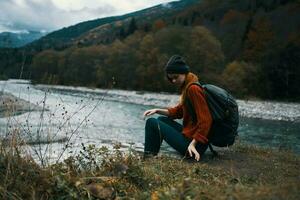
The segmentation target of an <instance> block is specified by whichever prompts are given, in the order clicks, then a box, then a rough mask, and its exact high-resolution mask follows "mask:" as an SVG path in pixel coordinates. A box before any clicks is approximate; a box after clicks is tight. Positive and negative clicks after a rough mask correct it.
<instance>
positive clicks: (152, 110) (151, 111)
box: [143, 109, 157, 118]
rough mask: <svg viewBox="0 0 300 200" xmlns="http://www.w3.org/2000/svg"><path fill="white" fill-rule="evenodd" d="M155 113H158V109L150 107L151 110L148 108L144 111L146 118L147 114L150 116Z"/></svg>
mask: <svg viewBox="0 0 300 200" xmlns="http://www.w3.org/2000/svg"><path fill="white" fill-rule="evenodd" d="M155 113H157V109H150V110H146V111H145V112H144V115H143V116H144V118H145V117H147V116H150V115H153V114H155Z"/></svg>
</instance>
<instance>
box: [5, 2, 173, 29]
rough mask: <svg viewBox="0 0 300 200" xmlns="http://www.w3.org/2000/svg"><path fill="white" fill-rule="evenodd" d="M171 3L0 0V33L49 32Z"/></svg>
mask: <svg viewBox="0 0 300 200" xmlns="http://www.w3.org/2000/svg"><path fill="white" fill-rule="evenodd" d="M170 1H172V0H0V32H4V31H10V32H20V31H27V30H34V31H53V30H57V29H60V28H62V27H67V26H70V25H73V24H77V23H79V22H82V21H87V20H91V19H96V18H102V17H106V16H114V15H120V14H125V13H129V12H132V11H136V10H140V9H143V8H147V7H151V6H154V5H157V4H160V3H166V2H170Z"/></svg>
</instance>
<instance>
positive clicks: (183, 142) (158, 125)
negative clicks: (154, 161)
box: [144, 117, 208, 157]
mask: <svg viewBox="0 0 300 200" xmlns="http://www.w3.org/2000/svg"><path fill="white" fill-rule="evenodd" d="M181 131H182V125H181V124H179V123H177V122H176V121H174V120H172V119H170V118H168V117H158V118H157V119H156V118H149V119H147V121H146V127H145V147H144V154H145V156H146V155H149V154H150V155H151V154H152V155H157V153H158V152H159V149H160V146H161V143H162V141H163V140H165V141H166V142H167V143H168V144H169V145H170V146H171V147H173V148H174V149H175V150H177V151H178V152H179V153H180V154H181V155H183V156H185V155H186V156H187V157H189V154H188V152H187V148H188V146H189V144H190V142H191V141H192V139H189V138H187V137H185V136H184V135H183V134H182V132H181ZM207 147H208V145H207V144H201V143H198V144H197V145H196V149H197V151H198V153H199V154H200V155H201V156H202V155H203V154H204V152H205V151H206V149H207Z"/></svg>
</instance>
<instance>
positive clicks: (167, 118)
mask: <svg viewBox="0 0 300 200" xmlns="http://www.w3.org/2000/svg"><path fill="white" fill-rule="evenodd" d="M157 120H159V121H162V122H167V121H170V118H169V117H165V116H159V117H157Z"/></svg>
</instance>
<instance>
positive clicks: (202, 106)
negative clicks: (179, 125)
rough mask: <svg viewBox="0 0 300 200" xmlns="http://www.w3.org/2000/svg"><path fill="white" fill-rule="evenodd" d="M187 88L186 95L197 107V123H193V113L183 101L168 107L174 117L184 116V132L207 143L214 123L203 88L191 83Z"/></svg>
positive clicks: (194, 106) (195, 107) (189, 136)
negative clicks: (190, 112)
mask: <svg viewBox="0 0 300 200" xmlns="http://www.w3.org/2000/svg"><path fill="white" fill-rule="evenodd" d="M187 88H188V89H187V91H186V95H187V97H188V98H189V99H190V101H191V103H192V105H193V108H194V109H195V113H196V115H197V123H195V124H193V121H192V117H191V115H190V114H189V113H188V110H187V108H186V106H185V105H182V103H179V104H178V105H177V106H175V107H172V108H168V111H169V116H170V117H171V118H173V119H181V118H183V131H182V132H183V134H184V135H185V136H186V137H188V138H190V139H196V140H197V141H198V142H201V143H203V144H206V143H207V142H208V139H207V136H208V133H209V130H210V127H211V124H212V117H211V114H210V111H209V108H208V105H207V103H206V99H205V95H204V91H203V88H200V87H199V86H197V85H191V86H190V87H187Z"/></svg>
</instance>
